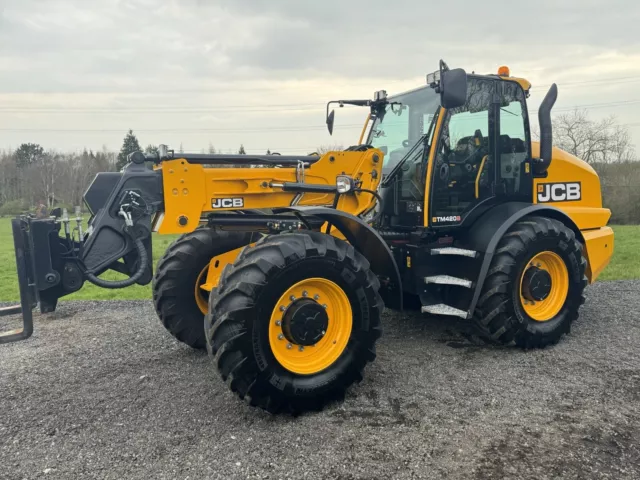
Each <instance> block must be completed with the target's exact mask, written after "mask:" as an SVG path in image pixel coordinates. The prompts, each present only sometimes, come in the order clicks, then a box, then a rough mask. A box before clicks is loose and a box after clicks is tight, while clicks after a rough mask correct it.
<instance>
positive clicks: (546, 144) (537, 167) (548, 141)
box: [533, 83, 558, 175]
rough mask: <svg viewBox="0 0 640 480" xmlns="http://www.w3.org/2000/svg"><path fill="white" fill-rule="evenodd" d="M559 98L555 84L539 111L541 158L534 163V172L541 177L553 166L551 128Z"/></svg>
mask: <svg viewBox="0 0 640 480" xmlns="http://www.w3.org/2000/svg"><path fill="white" fill-rule="evenodd" d="M557 98H558V86H557V85H556V84H555V83H554V84H553V85H551V88H550V89H549V91H548V92H547V94H546V95H545V97H544V100H542V104H541V105H540V108H539V109H538V122H539V123H540V158H539V159H537V160H535V161H534V163H533V171H534V172H535V173H536V174H538V175H541V174H543V173H544V172H546V171H547V168H549V165H550V164H551V150H552V148H553V128H552V126H551V109H552V108H553V105H554V104H555V103H556V99H557Z"/></svg>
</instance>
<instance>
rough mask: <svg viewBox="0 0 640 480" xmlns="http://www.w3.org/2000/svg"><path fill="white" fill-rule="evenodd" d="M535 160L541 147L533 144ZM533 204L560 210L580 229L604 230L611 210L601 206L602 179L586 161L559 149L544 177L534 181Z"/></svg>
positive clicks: (554, 151)
mask: <svg viewBox="0 0 640 480" xmlns="http://www.w3.org/2000/svg"><path fill="white" fill-rule="evenodd" d="M531 147H532V154H533V157H534V158H535V157H537V156H539V152H540V144H539V143H537V142H533V143H532V145H531ZM533 187H534V188H533V192H534V193H533V203H534V204H540V205H543V204H544V205H547V206H551V207H554V208H557V209H559V210H561V211H563V212H564V213H566V214H567V215H568V216H569V217H571V219H572V220H573V222H574V223H575V224H576V225H577V227H578V229H580V230H588V229H592V228H599V227H604V226H605V225H606V224H607V222H608V221H609V218H610V217H611V211H610V210H609V209H608V208H603V207H602V192H601V189H600V179H599V178H598V174H597V173H596V172H595V170H594V169H593V168H592V167H591V166H590V165H589V164H587V163H586V162H584V161H582V160H580V159H579V158H577V157H574V156H573V155H571V154H569V153H567V152H564V151H562V150H560V149H558V148H554V149H553V160H552V161H551V165H549V169H548V170H547V176H546V177H545V178H536V179H534V184H533Z"/></svg>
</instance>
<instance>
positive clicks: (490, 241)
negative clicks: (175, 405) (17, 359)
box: [0, 61, 613, 412]
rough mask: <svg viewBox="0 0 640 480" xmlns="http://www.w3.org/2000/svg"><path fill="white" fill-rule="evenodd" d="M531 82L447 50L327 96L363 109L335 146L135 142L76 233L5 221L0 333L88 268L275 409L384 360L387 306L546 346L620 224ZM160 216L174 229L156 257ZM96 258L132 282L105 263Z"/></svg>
mask: <svg viewBox="0 0 640 480" xmlns="http://www.w3.org/2000/svg"><path fill="white" fill-rule="evenodd" d="M530 88H531V85H530V83H529V82H528V81H527V80H524V79H522V78H516V77H512V76H510V73H509V71H508V69H506V68H504V67H502V68H501V69H500V71H499V72H498V74H497V75H476V74H467V73H466V72H465V71H464V70H462V69H449V68H448V66H447V65H446V64H445V63H444V62H442V61H441V62H440V68H439V69H438V70H437V71H436V72H434V73H432V74H429V75H427V81H426V84H425V85H423V86H421V87H419V88H417V89H415V90H411V91H409V92H405V93H401V94H398V95H394V96H387V94H386V92H385V91H380V92H376V94H375V95H374V98H373V99H371V100H338V101H335V102H329V104H328V105H327V116H326V121H327V126H328V128H329V131H330V132H332V131H333V124H334V116H335V115H334V111H331V112H330V111H329V110H330V106H331V104H334V103H335V104H338V105H339V106H343V105H359V106H363V107H366V108H368V109H369V115H368V117H367V120H366V123H365V125H364V128H363V131H362V135H361V138H360V142H359V143H358V145H355V146H352V147H349V148H347V149H346V150H344V151H332V152H328V153H325V154H323V155H306V156H280V155H204V154H182V153H180V154H177V153H175V152H174V151H172V150H169V149H168V148H167V147H165V146H161V148H160V149H159V152H158V154H154V155H145V154H143V153H141V152H138V153H134V154H132V155H131V156H130V162H129V164H128V165H127V166H126V167H125V168H124V169H123V170H122V171H121V172H105V173H100V174H98V175H97V176H96V178H95V180H94V181H93V183H92V184H91V185H90V186H89V188H88V189H87V191H86V193H85V196H84V200H85V203H86V205H87V207H88V209H89V211H90V212H91V219H90V221H89V227H88V229H87V231H85V232H82V230H81V223H80V222H78V226H77V227H76V228H75V229H72V228H71V226H70V223H71V221H70V219H69V218H68V217H67V216H66V215H62V216H60V212H54V215H53V216H51V217H49V218H34V217H30V216H20V217H18V218H16V219H14V220H13V221H12V225H13V234H14V242H15V250H16V261H17V270H18V277H19V285H20V295H21V304H20V305H17V306H15V307H9V308H5V309H3V310H2V312H0V313H1V314H4V315H8V314H18V313H22V316H23V322H24V328H23V329H22V330H19V331H13V332H7V333H5V334H4V335H3V336H0V343H6V342H9V341H15V340H19V339H23V338H27V337H28V336H30V335H31V333H32V331H33V320H32V309H33V308H34V307H35V306H37V305H39V307H40V310H41V311H42V312H50V311H53V310H54V309H55V307H56V303H57V300H58V298H60V297H62V296H64V295H67V294H69V293H72V292H75V291H77V290H78V289H80V288H81V287H82V285H83V283H84V282H85V281H89V282H91V283H94V284H96V285H98V286H101V287H104V288H124V287H126V286H128V285H132V284H135V283H137V284H148V283H150V282H153V301H154V304H155V308H156V311H157V313H158V316H159V317H160V320H161V321H162V323H163V324H164V326H165V327H166V329H167V330H168V331H169V332H170V333H171V334H172V335H174V336H175V337H176V338H177V339H178V340H180V341H181V342H184V343H186V344H187V345H190V346H191V347H193V348H200V349H204V348H207V349H208V351H209V353H210V355H211V356H212V358H213V361H214V363H215V366H216V368H217V369H218V370H219V372H220V374H221V376H222V378H223V379H224V380H225V381H226V382H227V383H228V385H229V387H230V388H231V390H233V391H234V392H236V393H237V395H238V396H240V397H241V398H244V399H245V400H247V401H248V402H249V403H250V404H251V405H254V406H258V407H261V408H263V409H266V410H268V411H270V412H280V411H287V412H301V411H306V410H317V409H320V408H322V407H323V406H324V405H325V404H326V403H327V402H330V401H332V400H335V399H340V398H342V397H343V396H344V393H345V391H346V389H347V388H348V387H349V386H350V385H352V384H353V383H354V382H358V381H360V380H361V379H362V375H363V371H364V368H365V366H366V364H367V363H368V362H371V361H373V360H374V358H375V356H376V350H375V344H376V341H377V339H378V338H379V337H380V335H381V333H382V329H381V324H380V316H381V313H382V311H383V309H384V307H385V305H386V306H387V307H388V308H395V309H402V308H403V302H405V303H407V305H409V304H412V305H418V306H419V308H420V310H421V311H422V312H424V313H426V314H431V315H443V316H448V317H458V318H462V319H464V320H466V321H468V322H472V323H473V324H474V325H475V326H476V327H477V330H478V331H479V332H480V334H481V335H482V336H483V337H485V338H486V339H487V340H489V341H494V342H499V343H502V344H507V345H516V346H519V347H524V348H542V347H545V346H547V345H550V344H554V343H556V342H557V341H558V340H559V339H560V338H561V336H562V335H563V334H565V333H568V332H569V329H570V327H571V323H572V322H573V321H574V320H575V319H576V318H577V317H578V310H579V308H580V306H581V305H582V303H583V301H584V297H583V291H584V289H585V287H586V286H587V284H588V283H591V282H594V281H595V280H596V278H597V277H598V275H599V274H600V273H601V272H602V270H603V269H604V268H605V266H606V265H607V263H608V262H609V260H610V258H611V256H612V253H613V232H612V230H611V228H609V227H608V226H607V222H608V219H609V217H610V211H609V210H608V209H606V208H603V207H602V200H601V191H600V182H599V179H598V176H597V175H596V173H595V171H594V170H593V169H592V168H591V167H590V166H589V165H587V164H586V163H585V162H583V161H581V160H579V159H578V158H575V157H574V156H572V155H569V154H568V153H565V152H563V151H561V150H558V149H555V148H552V128H551V115H550V114H551V109H552V107H553V104H554V103H555V100H556V97H557V87H556V85H553V86H552V87H551V88H550V90H549V92H548V93H547V95H546V97H545V99H544V101H543V102H542V105H541V106H540V109H539V111H538V118H539V123H540V131H541V138H540V142H539V143H538V142H533V141H532V139H531V131H530V125H529V113H528V109H527V102H526V99H527V97H528V96H529V90H530ZM151 162H153V164H152V165H150V164H151ZM208 164H218V165H219V164H233V166H234V167H238V166H239V165H240V166H241V168H225V167H222V168H206V166H207V165H208ZM256 165H259V166H261V167H264V168H253V167H255V166H256ZM276 167H279V168H276ZM74 232H77V233H78V235H75V234H74ZM152 232H157V233H159V234H176V233H178V234H182V236H181V237H180V238H179V239H178V240H176V241H175V242H174V243H173V244H172V245H171V246H170V247H169V248H168V250H167V251H166V253H165V254H164V257H163V258H162V259H161V260H160V262H159V263H158V265H157V267H156V269H155V273H153V268H152V265H151V238H152V237H151V233H152ZM107 270H115V271H117V272H120V273H122V274H125V276H126V278H125V279H123V280H118V281H113V280H105V279H103V278H100V277H99V275H101V274H102V273H103V272H105V271H107Z"/></svg>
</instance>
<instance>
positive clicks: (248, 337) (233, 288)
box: [205, 232, 384, 414]
mask: <svg viewBox="0 0 640 480" xmlns="http://www.w3.org/2000/svg"><path fill="white" fill-rule="evenodd" d="M311 279H313V280H311ZM314 280H315V281H320V282H326V283H328V284H332V285H334V286H336V287H338V288H339V289H340V290H341V291H342V292H343V294H344V296H343V297H342V298H344V299H346V302H347V303H346V308H345V309H342V310H340V309H337V308H334V307H335V306H336V305H338V303H339V302H331V301H330V300H325V298H329V299H330V298H331V296H326V295H324V293H323V295H322V296H319V297H318V298H317V299H316V298H315V295H314V292H313V291H312V289H311V288H309V293H308V294H307V292H306V291H305V292H303V293H302V297H305V298H304V299H303V298H297V300H299V301H302V300H304V301H306V302H309V301H311V299H312V298H313V299H315V300H317V303H318V304H322V303H323V301H324V302H327V303H330V304H331V305H329V308H328V309H327V307H324V308H325V309H326V311H327V314H328V315H329V320H328V321H329V323H328V326H327V327H326V336H327V337H329V335H330V331H331V329H332V328H334V327H335V326H337V325H339V324H340V323H344V322H350V323H349V330H348V333H347V334H346V335H347V336H346V338H343V340H344V346H343V347H342V349H341V350H339V351H337V356H336V357H333V358H332V359H331V360H330V361H328V362H327V363H326V364H323V365H322V367H321V368H319V369H314V370H312V371H309V372H308V373H300V372H302V371H303V370H304V369H305V368H307V367H308V366H309V365H310V364H311V363H312V362H314V361H315V359H316V358H317V357H315V355H316V353H315V352H320V351H321V348H322V344H321V342H322V341H323V340H325V338H324V337H323V338H322V339H321V340H319V341H318V343H316V344H315V345H308V344H307V346H306V347H304V349H306V350H305V353H304V354H305V355H306V354H307V353H309V355H310V357H309V358H305V359H304V360H303V364H302V365H299V368H300V370H296V368H295V367H291V364H289V365H287V368H285V366H283V365H286V363H285V361H282V360H283V353H282V349H280V348H279V347H278V345H280V344H278V343H277V342H278V341H280V340H281V341H282V345H284V346H286V347H287V348H288V349H291V351H292V357H291V358H293V360H292V362H293V364H294V365H295V361H299V360H295V358H296V357H295V356H296V352H297V351H298V349H300V346H301V345H300V344H296V343H295V342H291V343H292V344H293V345H291V344H289V345H287V342H289V340H288V337H287V338H282V336H278V337H277V339H275V340H274V336H273V329H274V326H273V325H280V319H281V318H282V324H284V323H285V320H284V318H286V313H287V312H288V311H289V308H291V306H292V305H294V303H295V301H296V300H292V302H294V303H291V304H289V306H288V307H286V311H285V310H284V308H285V307H284V306H283V305H282V304H281V303H282V302H283V298H287V296H288V295H289V293H288V292H289V291H290V290H291V289H292V288H294V287H295V285H299V284H300V283H304V282H313V281H314ZM219 285H220V286H219V288H218V289H217V291H216V292H215V294H213V295H211V298H210V300H209V301H210V314H209V315H207V318H206V319H205V330H206V332H207V345H208V348H209V353H210V355H212V357H213V360H214V363H215V365H216V367H217V368H218V370H219V372H220V375H221V376H222V379H223V380H224V381H225V382H227V383H228V385H229V387H230V388H231V390H232V391H233V392H235V393H236V394H237V395H238V396H239V397H240V398H243V399H245V400H246V401H247V402H248V403H249V404H250V405H252V406H257V407H260V408H262V409H264V410H267V411H269V412H271V413H278V412H283V411H284V412H289V413H292V414H297V413H300V412H304V411H308V410H320V409H321V408H323V407H324V406H325V405H326V404H327V403H329V402H331V401H333V400H340V399H343V398H344V395H345V391H346V390H347V388H348V387H349V386H350V385H352V384H353V383H355V382H359V381H360V380H362V378H363V370H364V368H365V366H366V365H367V363H369V362H371V361H373V360H374V359H375V356H376V350H375V343H376V341H377V339H378V338H379V337H380V335H381V333H382V329H381V326H380V316H381V313H382V311H383V309H384V304H383V302H382V299H381V297H380V295H379V294H378V289H379V287H380V284H379V282H378V278H377V277H376V276H375V275H374V274H373V273H372V272H371V270H370V269H369V262H368V261H367V260H366V259H365V258H364V257H363V256H362V255H361V254H360V253H358V252H357V251H356V250H355V249H354V248H353V247H352V246H351V245H349V244H348V243H346V242H344V241H342V240H339V239H336V238H334V237H332V236H330V235H325V234H322V233H318V232H309V233H304V234H300V233H293V234H282V235H272V236H268V237H265V238H263V239H262V240H260V241H259V242H258V243H256V245H255V246H253V247H247V248H245V249H244V250H243V251H242V253H241V254H240V256H239V257H238V260H237V261H236V262H235V263H234V265H233V266H227V267H226V269H225V270H224V272H223V273H222V276H221V278H220V283H219ZM332 288H333V287H332ZM285 303H286V302H285ZM278 305H280V306H281V307H282V308H279V307H278ZM332 309H333V310H332ZM345 311H346V312H349V311H350V312H351V315H348V314H347V315H342V316H340V312H345ZM280 312H282V313H280ZM278 313H279V314H278ZM346 317H349V318H346ZM274 319H275V320H274ZM307 321H308V320H307ZM332 322H333V326H334V327H332ZM272 324H273V325H272ZM278 328H280V327H278ZM323 328H324V327H323ZM283 330H284V327H283ZM276 333H277V332H276ZM324 333H325V332H324V330H323V332H322V334H323V335H324ZM333 344H336V342H335V341H334V342H333ZM338 345H340V341H338ZM316 348H317V349H318V350H314V349H316ZM285 352H286V350H285ZM300 352H302V350H300ZM276 355H280V356H279V358H280V359H281V360H280V361H279V360H277V359H276ZM281 361H282V363H281ZM304 362H308V363H307V364H304ZM296 372H298V373H296Z"/></svg>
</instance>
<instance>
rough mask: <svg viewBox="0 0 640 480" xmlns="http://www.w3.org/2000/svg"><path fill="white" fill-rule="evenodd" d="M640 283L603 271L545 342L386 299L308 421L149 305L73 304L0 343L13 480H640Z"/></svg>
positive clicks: (5, 464) (5, 469)
mask: <svg viewBox="0 0 640 480" xmlns="http://www.w3.org/2000/svg"><path fill="white" fill-rule="evenodd" d="M639 294H640V282H638V281H633V282H629V281H627V282H608V283H600V284H596V285H594V286H593V287H591V288H589V289H588V298H587V303H586V305H585V306H584V307H583V309H582V316H581V318H580V319H579V320H578V322H577V323H576V324H575V327H574V329H573V332H572V334H571V335H570V336H569V337H566V338H565V339H564V341H562V342H561V343H560V344H559V345H558V346H556V347H553V348H549V349H547V350H543V351H531V352H523V351H520V350H515V349H504V348H496V347H486V346H484V345H481V344H479V343H477V342H475V341H474V340H473V338H472V337H469V335H467V334H465V333H464V324H463V323H462V322H461V323H457V322H452V321H450V320H440V319H432V318H423V317H421V316H420V315H413V314H405V315H400V314H395V313H387V314H386V315H385V318H384V328H385V333H384V335H383V337H382V339H381V340H380V342H379V348H378V358H377V360H376V361H375V362H374V364H373V365H371V366H370V367H369V368H368V369H367V372H366V376H365V380H364V381H363V382H362V383H361V384H360V385H358V386H357V387H355V388H352V389H351V390H350V392H349V395H348V396H347V399H346V401H345V402H344V403H342V404H337V405H333V406H330V407H329V408H328V409H326V410H325V411H323V412H322V413H319V414H308V415H303V416H301V417H298V418H291V417H284V416H279V417H273V416H270V415H268V414H266V413H263V412H261V411H259V410H255V409H252V408H250V407H248V406H245V405H244V403H242V402H240V401H239V400H238V399H237V398H236V397H235V396H234V395H232V394H231V393H230V392H228V391H227V387H226V386H224V385H223V384H222V382H221V380H220V379H219V378H218V376H217V373H216V372H215V371H214V370H213V368H212V366H211V365H210V362H209V359H208V358H207V356H206V355H204V354H202V353H199V352H194V351H191V350H190V349H189V348H187V347H184V346H182V345H180V344H178V343H177V342H175V341H174V340H173V339H172V338H171V337H170V336H169V335H168V334H165V332H164V330H163V328H162V327H161V326H160V324H159V322H158V321H157V320H156V318H155V313H154V311H153V307H152V305H151V302H144V301H126V302H125V301H123V302H67V303H62V304H61V306H60V307H59V309H58V311H57V312H56V313H55V314H52V315H48V316H42V317H38V318H37V319H36V333H35V335H34V337H33V338H32V339H30V340H28V341H26V342H21V343H18V344H13V345H5V346H0V478H11V479H13V478H16V479H22V478H29V479H31V478H56V479H57V478H77V477H82V478H113V479H121V478H145V479H146V478H171V479H172V478H179V479H186V478H190V479H196V478H270V479H278V478H295V479H304V478H319V479H320V478H321V479H325V478H327V479H329V478H344V479H374V478H385V479H386V478H477V479H485V478H514V479H519V478H535V479H545V478H581V479H582V478H598V479H600V478H615V479H621V478H629V479H631V478H635V479H637V478H640V404H639V401H640V355H639V354H638V351H639V345H640V313H639V312H640V295H639ZM6 325H7V322H6V321H3V322H2V323H1V324H0V326H1V327H6Z"/></svg>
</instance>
